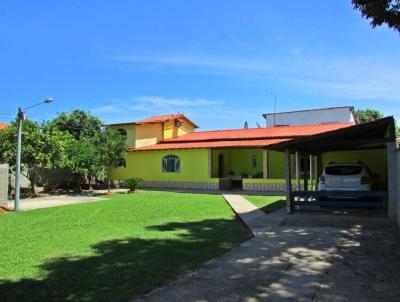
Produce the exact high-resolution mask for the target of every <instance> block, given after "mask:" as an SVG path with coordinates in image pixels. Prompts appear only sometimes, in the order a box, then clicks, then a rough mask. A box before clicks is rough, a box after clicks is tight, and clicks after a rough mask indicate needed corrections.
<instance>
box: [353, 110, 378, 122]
mask: <svg viewBox="0 0 400 302" xmlns="http://www.w3.org/2000/svg"><path fill="white" fill-rule="evenodd" d="M356 114H357V117H358V120H359V121H360V123H368V122H372V121H375V120H378V119H380V118H383V114H382V113H381V112H379V111H378V110H375V109H365V110H357V111H356Z"/></svg>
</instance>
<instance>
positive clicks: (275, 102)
mask: <svg viewBox="0 0 400 302" xmlns="http://www.w3.org/2000/svg"><path fill="white" fill-rule="evenodd" d="M274 99H275V101H274V127H275V124H276V122H275V115H276V95H274Z"/></svg>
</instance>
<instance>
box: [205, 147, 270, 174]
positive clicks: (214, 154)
mask: <svg viewBox="0 0 400 302" xmlns="http://www.w3.org/2000/svg"><path fill="white" fill-rule="evenodd" d="M220 154H223V155H224V177H228V176H229V175H230V172H232V173H233V175H241V174H242V173H247V174H248V175H249V176H252V177H255V175H256V174H257V173H262V172H263V155H262V150H261V149H213V150H212V151H211V158H212V166H211V168H212V177H218V167H219V165H218V160H219V155H220ZM253 155H256V160H257V165H256V168H253V166H252V156H253Z"/></svg>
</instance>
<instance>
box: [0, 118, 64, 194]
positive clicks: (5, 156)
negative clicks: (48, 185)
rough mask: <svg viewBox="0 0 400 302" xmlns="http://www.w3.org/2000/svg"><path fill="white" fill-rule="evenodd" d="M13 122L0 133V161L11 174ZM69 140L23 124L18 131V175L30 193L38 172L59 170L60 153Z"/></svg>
mask: <svg viewBox="0 0 400 302" xmlns="http://www.w3.org/2000/svg"><path fill="white" fill-rule="evenodd" d="M16 137H17V125H16V122H14V123H12V124H11V125H10V126H8V127H7V128H5V129H4V130H2V131H0V161H1V162H7V163H9V165H10V168H11V169H12V170H15V163H16ZM71 139H72V137H71V136H70V135H69V134H68V133H63V132H61V131H59V130H57V129H51V128H47V127H44V126H43V125H39V124H38V123H36V122H33V121H30V120H25V121H24V122H23V127H22V150H21V151H22V152H21V163H22V166H23V169H22V173H24V174H25V176H26V177H27V178H28V179H29V180H30V183H31V191H32V193H34V192H35V191H34V181H35V177H36V175H37V173H38V171H39V170H40V169H42V168H57V167H61V166H62V165H63V163H64V161H65V154H64V150H65V148H66V146H67V145H68V143H69V142H70V141H71Z"/></svg>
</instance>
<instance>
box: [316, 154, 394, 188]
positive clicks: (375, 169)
mask: <svg viewBox="0 0 400 302" xmlns="http://www.w3.org/2000/svg"><path fill="white" fill-rule="evenodd" d="M358 161H361V162H363V163H364V164H365V165H366V166H367V167H369V168H370V169H371V172H372V173H376V174H378V177H376V178H373V179H372V185H373V188H374V189H376V190H387V157H386V149H368V150H352V151H336V152H327V153H323V154H322V155H321V162H322V167H325V166H326V165H327V164H329V162H336V163H357V162H358ZM318 176H319V175H318Z"/></svg>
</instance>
